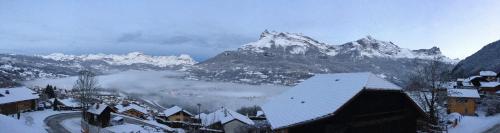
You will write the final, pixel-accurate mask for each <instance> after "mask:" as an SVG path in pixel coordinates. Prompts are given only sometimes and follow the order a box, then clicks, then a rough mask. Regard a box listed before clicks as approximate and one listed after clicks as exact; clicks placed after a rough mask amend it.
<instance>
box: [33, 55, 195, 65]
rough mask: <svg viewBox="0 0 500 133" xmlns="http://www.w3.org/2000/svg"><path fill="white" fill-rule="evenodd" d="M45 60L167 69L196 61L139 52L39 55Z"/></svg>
mask: <svg viewBox="0 0 500 133" xmlns="http://www.w3.org/2000/svg"><path fill="white" fill-rule="evenodd" d="M39 56H40V57H42V58H45V59H53V60H57V61H91V60H101V61H104V62H107V63H109V64H111V65H132V64H138V63H141V64H150V65H154V66H158V67H167V66H171V65H194V64H196V61H194V60H193V58H191V56H189V55H186V54H182V55H179V56H151V55H145V54H144V53H141V52H131V53H128V54H125V55H115V54H88V55H78V56H77V55H66V54H62V53H53V54H49V55H39Z"/></svg>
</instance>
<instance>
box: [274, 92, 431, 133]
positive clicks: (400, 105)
mask: <svg viewBox="0 0 500 133" xmlns="http://www.w3.org/2000/svg"><path fill="white" fill-rule="evenodd" d="M304 113H307V112H304ZM332 113H333V114H334V115H331V116H329V117H325V118H321V119H318V120H313V121H308V122H304V123H299V124H297V125H292V126H291V127H287V128H283V129H278V130H276V131H277V132H283V133H304V132H311V133H332V132H343V133H414V132H416V131H417V128H418V126H417V121H423V120H425V118H426V115H425V113H424V112H423V111H422V110H421V109H420V108H419V107H418V105H416V104H415V102H413V100H411V99H410V98H409V97H408V96H407V95H406V94H404V93H403V92H402V91H390V90H363V91H362V92H360V93H358V94H357V95H356V96H354V97H353V98H352V99H351V100H349V101H348V102H347V103H346V104H345V105H343V106H342V107H341V108H339V109H338V110H337V111H336V112H332Z"/></svg>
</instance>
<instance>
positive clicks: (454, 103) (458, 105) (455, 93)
mask: <svg viewBox="0 0 500 133" xmlns="http://www.w3.org/2000/svg"><path fill="white" fill-rule="evenodd" d="M479 98H480V96H479V93H478V92H477V90H476V89H448V100H447V106H448V111H447V112H448V113H453V112H457V113H460V114H461V115H475V114H476V109H477V105H476V104H477V101H478V100H479Z"/></svg>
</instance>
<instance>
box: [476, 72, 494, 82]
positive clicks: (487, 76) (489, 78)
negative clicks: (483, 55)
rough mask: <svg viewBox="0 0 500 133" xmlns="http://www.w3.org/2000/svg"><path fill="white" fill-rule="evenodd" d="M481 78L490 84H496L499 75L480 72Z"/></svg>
mask: <svg viewBox="0 0 500 133" xmlns="http://www.w3.org/2000/svg"><path fill="white" fill-rule="evenodd" d="M479 76H481V77H483V78H485V80H486V81H488V82H496V81H497V76H498V75H497V73H495V72H493V71H480V72H479Z"/></svg>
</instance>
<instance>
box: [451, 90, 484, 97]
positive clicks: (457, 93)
mask: <svg viewBox="0 0 500 133" xmlns="http://www.w3.org/2000/svg"><path fill="white" fill-rule="evenodd" d="M448 97H464V98H480V96H479V93H478V92H477V90H476V89H448Z"/></svg>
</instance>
